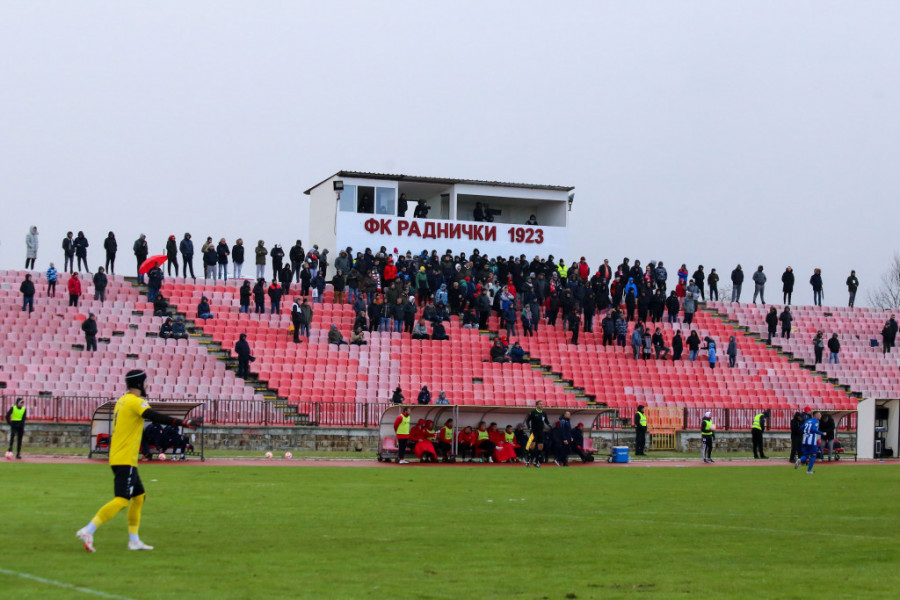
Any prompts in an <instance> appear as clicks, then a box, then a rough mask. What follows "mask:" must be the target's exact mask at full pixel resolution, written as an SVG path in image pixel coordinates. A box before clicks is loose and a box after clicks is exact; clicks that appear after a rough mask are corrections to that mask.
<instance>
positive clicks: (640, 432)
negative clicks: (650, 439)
mask: <svg viewBox="0 0 900 600" xmlns="http://www.w3.org/2000/svg"><path fill="white" fill-rule="evenodd" d="M646 447H647V417H646V416H645V415H644V405H643V404H641V405H640V406H638V407H637V411H636V412H635V413H634V455H635V456H645V453H644V450H645V449H646Z"/></svg>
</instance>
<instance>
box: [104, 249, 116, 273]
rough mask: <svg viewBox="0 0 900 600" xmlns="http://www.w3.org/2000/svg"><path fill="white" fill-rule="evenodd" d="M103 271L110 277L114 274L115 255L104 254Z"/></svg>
mask: <svg viewBox="0 0 900 600" xmlns="http://www.w3.org/2000/svg"><path fill="white" fill-rule="evenodd" d="M104 270H105V271H106V272H107V273H109V274H110V275H115V274H116V255H115V254H110V253H109V252H107V253H106V263H105V266H104Z"/></svg>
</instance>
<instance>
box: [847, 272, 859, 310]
mask: <svg viewBox="0 0 900 600" xmlns="http://www.w3.org/2000/svg"><path fill="white" fill-rule="evenodd" d="M858 289H859V279H857V278H856V271H850V277H848V278H847V291H848V292H849V293H850V307H851V308H852V307H853V305H854V304H855V303H856V290H858Z"/></svg>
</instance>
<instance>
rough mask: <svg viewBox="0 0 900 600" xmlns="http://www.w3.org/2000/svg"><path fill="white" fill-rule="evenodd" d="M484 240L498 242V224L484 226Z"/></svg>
mask: <svg viewBox="0 0 900 600" xmlns="http://www.w3.org/2000/svg"><path fill="white" fill-rule="evenodd" d="M484 241H486V242H496V241H497V226H496V225H490V226H488V225H485V226H484Z"/></svg>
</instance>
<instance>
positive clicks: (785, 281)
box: [781, 267, 794, 305]
mask: <svg viewBox="0 0 900 600" xmlns="http://www.w3.org/2000/svg"><path fill="white" fill-rule="evenodd" d="M781 291H782V293H783V294H784V299H783V302H784V304H787V305H790V303H791V294H793V293H794V269H793V268H791V267H788V268H787V269H785V270H784V273H782V274H781Z"/></svg>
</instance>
